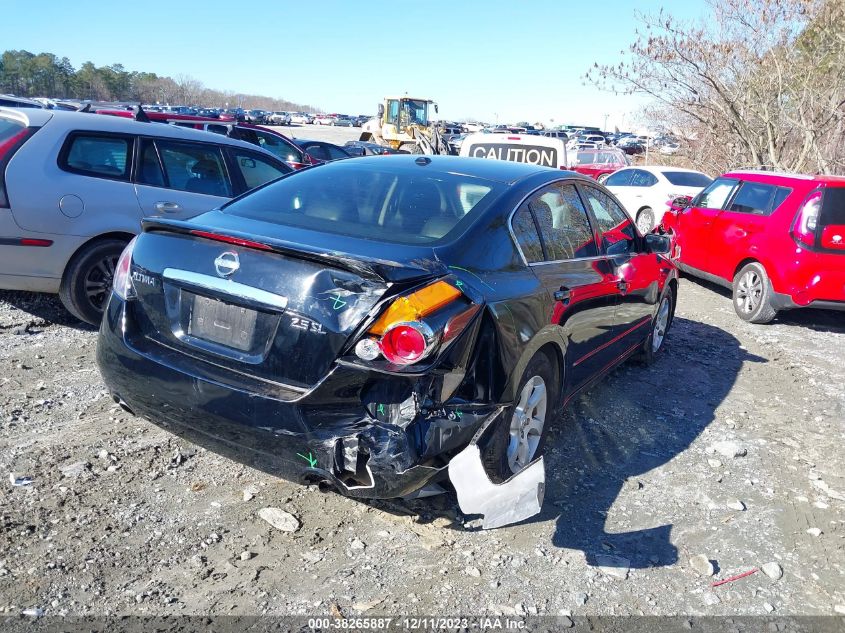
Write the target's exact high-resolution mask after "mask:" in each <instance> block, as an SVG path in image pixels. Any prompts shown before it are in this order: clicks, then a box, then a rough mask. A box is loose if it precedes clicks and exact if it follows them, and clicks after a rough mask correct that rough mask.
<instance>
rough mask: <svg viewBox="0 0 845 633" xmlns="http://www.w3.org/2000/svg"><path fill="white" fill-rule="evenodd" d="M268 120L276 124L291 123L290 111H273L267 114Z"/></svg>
mask: <svg viewBox="0 0 845 633" xmlns="http://www.w3.org/2000/svg"><path fill="white" fill-rule="evenodd" d="M267 120H268V121H269V122H270V123H272V124H274V125H290V122H291V121H290V112H284V111H278V112H273V113H272V114H270V115H268V116H267Z"/></svg>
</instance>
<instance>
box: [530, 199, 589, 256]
mask: <svg viewBox="0 0 845 633" xmlns="http://www.w3.org/2000/svg"><path fill="white" fill-rule="evenodd" d="M523 206H524V207H526V208H527V209H529V210H530V211H531V212H532V213H533V214H534V217H535V218H536V220H537V225H538V226H539V228H540V234H541V235H542V238H543V245H544V246H545V249H546V252H545V258H546V260H547V261H561V260H566V259H576V258H580V257H595V256H596V255H597V254H598V253H597V250H596V244H595V241H594V239H593V231H592V228H591V227H590V221H589V219H588V218H587V211H586V209H584V205H583V204H582V203H581V199H580V198H579V197H578V192H577V191H576V190H575V187H574V186H573V185H561V184H558V185H550V186H548V187H544V188H543V189H541V190H540V191H538V192H537V193H535V194H534V195H533V196H531V197H530V198H529V199H528V200H526V201H525V203H524V204H523Z"/></svg>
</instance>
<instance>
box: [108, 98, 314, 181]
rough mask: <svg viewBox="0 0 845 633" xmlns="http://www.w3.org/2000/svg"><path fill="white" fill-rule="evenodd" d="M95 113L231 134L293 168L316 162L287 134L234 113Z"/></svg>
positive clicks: (300, 167)
mask: <svg viewBox="0 0 845 633" xmlns="http://www.w3.org/2000/svg"><path fill="white" fill-rule="evenodd" d="M96 113H97V114H108V115H110V116H119V117H125V118H130V119H131V118H135V119H138V120H140V121H143V120H147V121H150V122H152V123H171V124H173V125H179V126H182V127H190V128H194V129H197V130H206V131H208V132H215V133H217V134H223V135H225V136H228V137H230V138H236V139H238V140H241V141H246V142H247V143H252V144H253V145H258V146H259V147H263V148H264V149H266V150H267V151H268V152H270V153H272V154H275V155H276V156H277V157H278V158H279V159H280V160H282V161H284V162H285V163H286V164H287V165H289V166H290V167H292V168H293V169H302V168H303V167H308V166H309V165H314V164H317V161H313V160H311V157H310V156H309V155H308V153H307V152H304V151H302V149H301V148H299V147H298V146H297V145H296V144H295V143H294V142H293V141H291V140H290V139H289V138H288V137H287V136H285V135H284V134H280V133H279V132H276V131H275V130H270V129H268V128H266V127H261V126H260V125H253V124H251V123H238V122H236V121H234V120H232V117H231V116H230V117H229V118H228V119H212V118H211V117H203V116H193V115H188V114H172V113H169V112H146V111H145V112H144V113H143V116H142V117H139V116H138V113H137V112H136V111H135V110H97V111H96ZM144 117H145V118H144Z"/></svg>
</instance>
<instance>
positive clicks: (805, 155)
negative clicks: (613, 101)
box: [586, 0, 845, 174]
mask: <svg viewBox="0 0 845 633" xmlns="http://www.w3.org/2000/svg"><path fill="white" fill-rule="evenodd" d="M708 3H709V11H708V15H706V16H704V17H702V18H701V19H700V20H699V21H691V22H682V21H679V20H677V19H675V18H673V17H672V16H670V15H668V14H666V13H663V12H661V13H659V14H657V15H640V16H639V23H640V26H639V28H638V30H637V38H636V41H635V42H634V43H633V44H631V45H630V47H629V48H628V50H627V51H624V52H623V58H622V60H621V61H620V62H619V63H618V64H615V65H598V64H596V65H594V67H593V68H592V69H591V70H590V71H589V72H588V73H587V75H586V79H587V80H588V81H592V82H594V83H595V84H597V85H599V86H600V87H604V88H607V89H610V90H613V91H616V92H622V93H639V94H645V95H648V96H650V97H652V99H653V102H652V103H653V105H652V106H651V107H650V108H649V109H648V111H647V116H648V118H649V119H650V121H651V122H652V124H653V125H654V126H659V127H663V128H664V129H668V130H670V131H672V132H675V133H676V134H677V135H679V136H681V137H682V138H684V139H685V142H686V144H687V145H688V148H689V154H690V157H691V161H692V163H693V165H694V166H696V167H698V168H700V169H703V170H705V171H709V172H711V173H714V172H715V173H721V172H724V171H726V170H728V169H732V168H740V167H746V168H765V169H775V170H785V171H797V172H804V173H825V174H833V173H839V174H845V2H843V1H842V0H708Z"/></svg>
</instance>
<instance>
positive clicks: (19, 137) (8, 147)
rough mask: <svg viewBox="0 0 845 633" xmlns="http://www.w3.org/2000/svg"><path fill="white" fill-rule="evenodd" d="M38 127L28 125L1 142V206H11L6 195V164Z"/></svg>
mask: <svg viewBox="0 0 845 633" xmlns="http://www.w3.org/2000/svg"><path fill="white" fill-rule="evenodd" d="M37 130H38V128H37V127H27V128H24V129H22V130H21V131H20V132H18V133H17V134H15V135H14V136H11V137H9V138H7V139H6V140H5V141H2V142H0V207H2V208H8V207H9V197H8V196H7V195H6V166H7V165H8V164H9V161H10V160H12V156H14V155H15V152H17V151H18V150H19V149H20V148H21V146H22V145H23V144H24V143H25V142H26V140H27V139H28V138H29V137H30V136H32V135H33V134H35V132H36V131H37Z"/></svg>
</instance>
